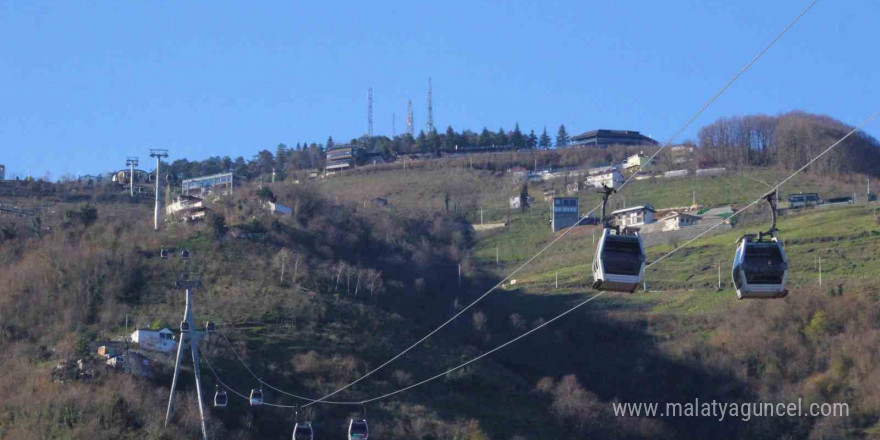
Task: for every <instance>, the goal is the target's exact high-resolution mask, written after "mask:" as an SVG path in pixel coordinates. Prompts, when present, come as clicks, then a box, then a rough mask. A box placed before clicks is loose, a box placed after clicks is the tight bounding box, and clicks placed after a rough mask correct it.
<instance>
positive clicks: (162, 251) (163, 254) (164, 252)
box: [159, 248, 168, 260]
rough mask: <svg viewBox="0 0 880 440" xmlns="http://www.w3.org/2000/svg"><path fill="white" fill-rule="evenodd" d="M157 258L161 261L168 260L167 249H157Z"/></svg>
mask: <svg viewBox="0 0 880 440" xmlns="http://www.w3.org/2000/svg"><path fill="white" fill-rule="evenodd" d="M159 258H161V259H163V260H167V259H168V249H165V248H162V249H159Z"/></svg>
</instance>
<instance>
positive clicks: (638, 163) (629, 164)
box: [623, 153, 650, 173]
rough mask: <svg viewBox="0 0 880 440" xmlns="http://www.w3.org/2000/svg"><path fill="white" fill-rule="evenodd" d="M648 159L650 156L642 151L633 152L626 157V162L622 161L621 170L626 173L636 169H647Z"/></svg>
mask: <svg viewBox="0 0 880 440" xmlns="http://www.w3.org/2000/svg"><path fill="white" fill-rule="evenodd" d="M649 159H650V157H648V156H646V155H645V154H642V153H639V154H633V155H632V156H630V157H627V158H626V162H624V163H623V170H624V171H626V172H627V173H632V172H635V171H638V170H643V171H647V169H648V163H649Z"/></svg>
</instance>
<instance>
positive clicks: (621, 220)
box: [611, 203, 656, 226]
mask: <svg viewBox="0 0 880 440" xmlns="http://www.w3.org/2000/svg"><path fill="white" fill-rule="evenodd" d="M655 212H656V210H655V209H654V207H653V206H651V204H650V203H645V204H644V205H642V206H633V207H631V208H624V209H618V210H617V211H614V212H612V213H611V222H612V224H614V225H616V226H639V225H646V224H649V223H654V213H655Z"/></svg>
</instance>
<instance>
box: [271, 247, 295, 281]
mask: <svg viewBox="0 0 880 440" xmlns="http://www.w3.org/2000/svg"><path fill="white" fill-rule="evenodd" d="M291 255H292V254H291V252H290V249H287V248H281V250H280V251H278V253H277V254H275V257H274V258H273V259H272V263H273V264H274V265H275V267H277V268H279V269H280V271H281V276H280V277H279V280H278V282H280V283H283V282H284V270H285V269H286V267H287V263H289V262H290V257H291Z"/></svg>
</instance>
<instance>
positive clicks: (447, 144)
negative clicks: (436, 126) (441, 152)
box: [443, 125, 457, 150]
mask: <svg viewBox="0 0 880 440" xmlns="http://www.w3.org/2000/svg"><path fill="white" fill-rule="evenodd" d="M456 137H457V135H456V134H455V130H453V129H452V126H451V125H450V126H449V127H447V128H446V137H445V138H444V139H443V147H444V148H446V149H447V150H452V149H454V148H455V145H456V141H455V140H456Z"/></svg>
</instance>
